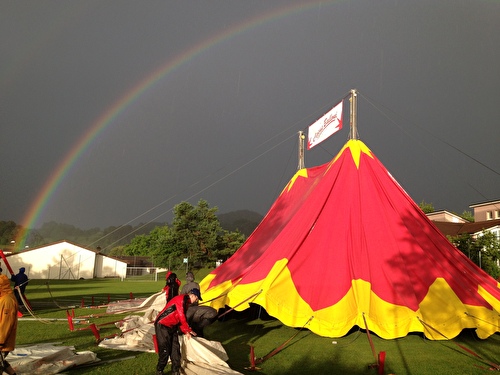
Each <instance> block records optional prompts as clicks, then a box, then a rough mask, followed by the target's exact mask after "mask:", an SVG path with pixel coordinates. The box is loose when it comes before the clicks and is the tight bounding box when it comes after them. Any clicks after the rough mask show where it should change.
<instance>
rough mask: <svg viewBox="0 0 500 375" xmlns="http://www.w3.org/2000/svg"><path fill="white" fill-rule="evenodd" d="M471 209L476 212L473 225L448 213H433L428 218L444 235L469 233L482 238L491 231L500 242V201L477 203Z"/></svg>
mask: <svg viewBox="0 0 500 375" xmlns="http://www.w3.org/2000/svg"><path fill="white" fill-rule="evenodd" d="M469 207H470V208H472V209H473V210H474V220H475V221H474V222H473V223H471V222H469V221H467V220H465V219H463V218H461V217H460V216H458V215H455V214H453V213H451V212H448V211H436V212H431V213H429V214H427V217H428V218H429V219H430V220H432V221H433V222H434V224H435V225H436V227H437V228H438V229H439V230H440V231H441V233H443V234H444V235H448V236H458V235H460V234H464V233H468V234H470V235H472V236H480V235H481V234H482V233H484V231H489V232H492V233H493V234H495V236H496V237H497V239H499V240H500V200H496V201H489V202H482V203H475V204H472V205H470V206H469Z"/></svg>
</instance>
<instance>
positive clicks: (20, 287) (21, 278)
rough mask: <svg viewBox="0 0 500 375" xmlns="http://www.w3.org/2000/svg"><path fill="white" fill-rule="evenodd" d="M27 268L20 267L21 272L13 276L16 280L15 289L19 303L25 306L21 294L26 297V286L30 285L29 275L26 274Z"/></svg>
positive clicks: (13, 279) (12, 279) (14, 280)
mask: <svg viewBox="0 0 500 375" xmlns="http://www.w3.org/2000/svg"><path fill="white" fill-rule="evenodd" d="M25 272H26V268H24V267H21V268H19V273H18V274H17V275H12V276H11V278H10V279H11V281H13V282H14V290H15V293H14V294H15V295H16V299H17V303H18V304H19V306H20V307H23V306H24V304H23V300H22V299H21V295H22V296H23V297H24V291H25V290H26V286H27V285H28V276H27V275H26V274H25Z"/></svg>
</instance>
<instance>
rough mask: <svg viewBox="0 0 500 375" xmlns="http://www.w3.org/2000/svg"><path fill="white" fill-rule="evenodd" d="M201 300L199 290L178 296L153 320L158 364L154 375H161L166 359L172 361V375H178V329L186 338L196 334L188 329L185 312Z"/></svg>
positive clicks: (179, 348) (179, 363) (179, 350)
mask: <svg viewBox="0 0 500 375" xmlns="http://www.w3.org/2000/svg"><path fill="white" fill-rule="evenodd" d="M198 300H201V295H200V290H199V289H193V290H191V291H190V292H189V293H188V294H180V295H178V296H176V297H174V298H172V299H171V300H170V301H169V302H167V304H166V305H165V307H164V308H163V310H162V311H160V313H159V314H158V316H157V317H156V319H155V334H156V342H157V344H158V363H157V365H156V375H163V370H164V369H165V367H166V366H167V363H168V358H169V357H170V359H171V360H172V375H179V374H180V369H181V346H180V343H179V335H178V333H177V332H178V329H179V328H180V330H181V331H182V333H184V334H185V335H186V336H187V338H191V335H193V336H196V333H195V332H194V331H193V330H192V329H191V327H189V325H188V322H187V320H186V311H187V309H188V307H189V305H191V304H192V303H195V302H197V301H198Z"/></svg>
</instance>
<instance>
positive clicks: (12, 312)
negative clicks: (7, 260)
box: [0, 275, 19, 375]
mask: <svg viewBox="0 0 500 375" xmlns="http://www.w3.org/2000/svg"><path fill="white" fill-rule="evenodd" d="M18 309H19V305H18V304H17V301H16V297H15V296H14V292H13V290H12V288H11V287H10V280H9V279H8V277H7V276H5V275H0V355H1V363H0V370H2V371H0V373H3V372H6V373H7V374H9V375H16V372H15V371H14V369H13V368H12V366H11V365H10V364H9V362H7V361H6V360H5V357H7V354H9V352H11V351H12V350H14V349H15V347H16V333H17V310H18Z"/></svg>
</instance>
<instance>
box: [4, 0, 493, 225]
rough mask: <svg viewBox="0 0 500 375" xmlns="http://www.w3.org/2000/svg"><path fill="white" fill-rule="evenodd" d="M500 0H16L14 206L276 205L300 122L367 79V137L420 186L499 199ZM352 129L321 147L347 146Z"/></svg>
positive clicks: (121, 216)
mask: <svg viewBox="0 0 500 375" xmlns="http://www.w3.org/2000/svg"><path fill="white" fill-rule="evenodd" d="M499 20H500V2H497V1H474V2H471V1H439V2H436V1H434V0H433V1H405V0H403V1H384V0H383V1H377V2H374V1H364V0H360V1H326V2H320V1H308V2H305V1H253V0H246V1H229V0H215V1H170V0H167V1H140V2H138V1H121V0H120V1H114V0H109V1H105V2H102V1H72V2H61V1H45V0H42V1H37V2H27V1H2V2H0V61H1V64H0V130H1V133H0V137H1V138H0V157H1V160H2V163H1V166H0V173H1V179H0V197H1V198H0V202H1V207H0V220H14V221H16V222H18V223H20V224H23V225H27V224H28V223H26V222H23V221H26V220H27V214H28V213H29V212H30V210H33V206H34V205H35V204H36V203H37V202H36V201H37V198H39V197H40V192H41V191H42V189H43V187H44V186H45V184H46V183H47V181H48V180H49V179H50V178H51V175H52V174H53V173H54V171H56V170H57V168H58V167H59V166H60V165H61V163H62V162H63V161H64V160H66V159H67V158H68V155H70V153H71V152H72V150H74V149H75V147H76V146H77V145H78V143H79V142H80V141H81V140H82V139H83V138H84V137H85V135H86V134H88V132H89V130H90V129H92V128H93V127H95V125H96V124H97V123H98V121H99V119H101V118H102V117H103V116H104V115H105V114H106V113H107V112H109V111H110V109H112V108H113V107H116V106H117V103H120V100H122V99H123V98H124V97H125V96H126V95H127V94H130V93H133V92H134V90H137V88H138V87H139V86H140V84H141V83H143V82H145V80H147V79H148V77H151V75H152V74H153V73H154V72H155V71H159V70H161V69H162V68H163V69H165V68H166V67H167V68H168V67H170V68H168V69H165V70H164V73H165V74H163V75H162V76H161V77H158V79H157V80H155V81H154V82H151V84H150V85H148V86H147V87H144V90H142V91H140V92H136V96H135V97H134V98H133V100H130V101H129V102H128V103H127V104H126V105H123V106H122V108H120V111H119V112H117V115H116V116H114V117H113V118H111V119H110V121H108V122H107V123H106V124H105V126H103V128H102V129H101V130H102V131H100V132H99V133H98V135H97V136H96V137H95V138H94V139H92V140H91V141H90V142H89V143H88V144H87V145H86V146H85V148H84V149H83V150H82V152H81V154H80V155H79V156H78V157H77V158H76V160H75V161H74V163H72V164H71V166H70V167H69V168H68V170H67V172H66V173H65V174H64V175H63V176H62V178H60V180H59V181H58V182H57V184H55V186H54V189H53V192H52V193H51V194H50V195H49V196H47V197H46V198H47V199H46V204H45V205H44V206H43V209H41V210H40V212H39V215H37V217H36V220H35V221H34V222H33V224H35V225H36V226H37V227H39V226H40V225H41V224H43V223H44V222H48V221H57V222H61V223H68V224H72V225H75V226H77V227H80V228H90V227H96V226H98V227H105V226H110V225H121V224H124V223H128V222H131V223H132V224H137V223H138V222H147V221H149V220H156V221H168V220H170V210H171V208H172V207H173V206H174V205H175V204H177V203H179V202H181V201H184V200H189V201H190V202H192V203H193V204H194V203H196V202H197V201H198V200H199V199H201V198H203V199H206V200H207V201H208V202H209V203H210V204H211V205H212V206H217V207H218V208H219V212H221V213H223V212H228V211H232V210H237V209H249V210H253V211H257V212H259V213H261V214H265V213H266V212H267V210H268V208H269V207H270V205H271V204H272V203H273V201H274V200H275V199H276V197H277V195H278V194H279V192H280V191H281V189H282V188H283V187H284V185H285V184H286V183H287V182H288V180H289V179H290V178H291V177H292V175H293V174H294V172H295V170H296V168H297V132H298V131H299V130H306V128H307V127H308V125H310V124H311V123H312V122H314V121H315V120H316V119H317V118H319V117H321V116H322V115H323V114H324V113H325V112H326V111H327V110H328V109H329V108H331V107H332V106H333V105H335V104H336V103H337V102H338V101H339V100H340V99H341V98H342V97H343V96H344V95H345V94H346V93H348V92H349V90H350V89H352V88H356V89H358V90H359V93H360V97H359V103H358V131H359V135H360V139H361V140H362V141H363V142H365V144H366V145H367V146H368V147H369V148H370V149H371V150H372V151H373V152H374V154H375V155H376V156H377V157H378V158H379V159H380V160H381V161H382V163H383V164H384V165H385V167H386V168H387V169H388V170H389V172H390V173H391V174H392V175H393V176H394V177H395V178H396V180H398V182H399V183H400V184H401V185H402V186H403V188H404V189H405V190H406V191H407V192H408V193H409V194H410V196H411V197H412V198H413V199H414V200H415V201H416V202H417V203H419V202H421V201H422V200H425V201H426V202H428V203H432V204H433V205H434V207H435V208H436V209H447V210H449V211H454V212H457V213H462V212H463V211H464V210H470V209H469V205H470V204H472V203H477V202H480V201H486V200H490V199H500V189H499V186H500V175H499V172H498V171H500V158H499V151H498V144H499V141H500V126H499V125H500V124H499V118H500V94H499V91H498V90H499V88H500V37H499V36H500V22H499ZM347 104H348V102H346V104H345V106H344V110H345V111H346V116H345V119H346V120H347V121H345V123H344V128H343V129H342V130H341V131H340V132H339V133H337V134H335V135H334V136H333V137H331V138H330V139H328V140H327V141H325V142H323V143H322V144H321V145H320V146H317V147H315V148H313V149H312V150H311V151H309V152H308V153H307V154H306V166H312V165H317V164H322V163H325V162H327V161H329V160H330V159H331V158H332V157H333V156H335V155H336V154H337V153H338V152H339V151H340V149H341V147H342V146H343V145H344V143H345V142H346V141H347V139H348V130H349V129H348V128H349V126H348V116H347V114H348V110H349V107H348V105H347Z"/></svg>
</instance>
